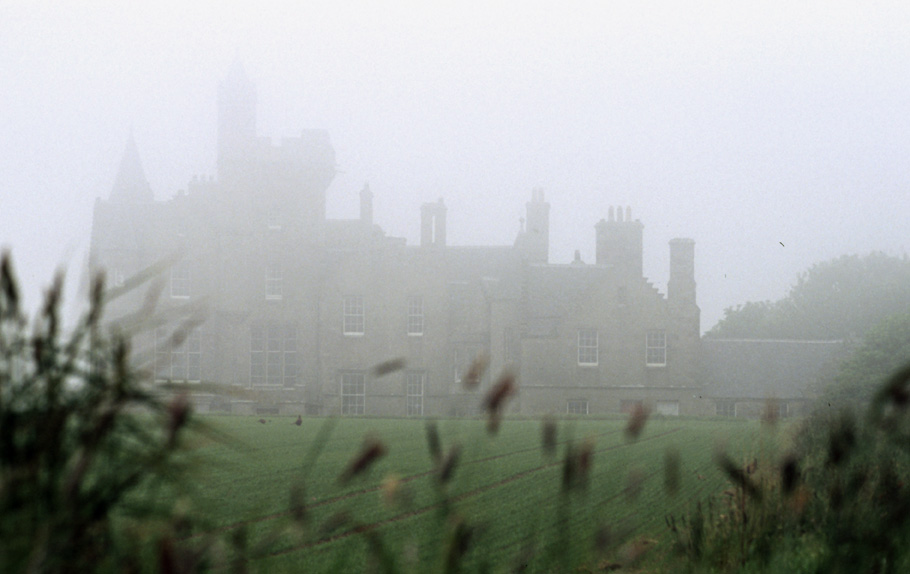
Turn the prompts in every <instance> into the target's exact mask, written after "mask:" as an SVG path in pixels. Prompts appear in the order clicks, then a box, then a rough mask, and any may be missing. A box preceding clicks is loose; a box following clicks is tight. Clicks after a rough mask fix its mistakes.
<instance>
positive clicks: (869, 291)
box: [705, 252, 910, 340]
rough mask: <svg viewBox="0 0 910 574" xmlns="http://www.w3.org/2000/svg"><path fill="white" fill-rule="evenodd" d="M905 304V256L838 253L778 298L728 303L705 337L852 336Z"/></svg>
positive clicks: (908, 298) (909, 288) (909, 272)
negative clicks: (742, 303) (736, 303)
mask: <svg viewBox="0 0 910 574" xmlns="http://www.w3.org/2000/svg"><path fill="white" fill-rule="evenodd" d="M908 308H910V259H908V258H907V257H906V256H904V257H892V256H889V255H886V254H884V253H881V252H875V253H870V254H868V255H865V256H859V255H843V256H841V257H838V258H837V259H832V260H830V261H824V262H821V263H816V264H815V265H813V266H812V267H810V268H809V269H808V270H807V271H805V272H803V273H801V274H800V275H799V277H798V278H797V281H796V284H795V285H793V287H791V289H790V293H789V294H788V295H787V296H786V297H784V298H783V299H780V300H778V301H775V302H771V301H762V302H749V303H745V304H744V305H738V306H736V307H728V308H727V309H725V310H724V318H723V319H721V320H720V321H718V323H717V324H716V325H715V326H714V327H712V328H711V330H710V331H708V332H707V333H706V334H705V336H706V337H712V338H719V339H720V338H733V339H829V340H830V339H845V340H856V339H860V338H862V337H863V336H864V335H865V333H866V332H867V331H868V330H869V329H871V328H872V327H873V326H875V325H876V324H878V323H880V322H881V321H883V320H884V319H885V318H887V317H890V316H892V315H896V314H900V313H903V312H905V311H906V310H907V309H908Z"/></svg>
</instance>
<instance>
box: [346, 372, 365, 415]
mask: <svg viewBox="0 0 910 574" xmlns="http://www.w3.org/2000/svg"><path fill="white" fill-rule="evenodd" d="M364 379H365V377H364V375H363V373H342V374H341V414H343V415H362V414H363V411H364V396H365V395H366V385H365V383H364Z"/></svg>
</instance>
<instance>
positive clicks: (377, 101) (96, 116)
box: [0, 2, 910, 329]
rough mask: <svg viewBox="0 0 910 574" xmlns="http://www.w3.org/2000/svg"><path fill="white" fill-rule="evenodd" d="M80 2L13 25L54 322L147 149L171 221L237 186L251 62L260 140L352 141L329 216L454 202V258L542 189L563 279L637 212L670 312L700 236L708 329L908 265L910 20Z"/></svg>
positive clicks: (33, 292) (395, 223)
mask: <svg viewBox="0 0 910 574" xmlns="http://www.w3.org/2000/svg"><path fill="white" fill-rule="evenodd" d="M78 4H79V6H78V7H70V6H68V5H62V4H60V5H55V4H50V5H43V6H35V5H33V4H32V3H25V2H23V3H18V2H14V3H13V4H12V5H3V6H2V7H0V72H2V81H0V122H2V123H0V134H2V136H0V230H2V231H0V243H2V244H3V246H4V247H6V248H9V249H11V250H12V253H13V256H14V259H15V262H16V265H17V269H18V271H19V275H20V278H21V280H22V282H23V284H24V287H25V290H26V297H27V300H26V303H27V304H28V305H29V306H30V307H34V306H35V305H37V303H38V300H39V293H40V287H41V286H43V285H45V284H47V283H48V282H49V279H50V277H51V275H52V273H53V271H54V269H55V268H58V267H66V268H68V269H69V282H70V285H71V289H70V291H71V293H70V295H69V297H70V299H73V298H74V297H75V296H76V295H75V291H76V287H77V286H78V284H79V282H80V280H83V279H82V277H81V275H82V270H83V269H84V268H85V266H86V254H87V250H88V243H89V233H90V229H91V218H92V207H93V204H94V201H95V199H96V198H98V197H102V198H107V197H108V194H109V193H110V189H111V186H112V185H113V182H114V177H115V173H116V169H117V166H118V164H119V161H120V158H121V155H122V154H123V150H124V146H125V144H126V142H127V140H128V138H129V137H130V134H132V135H133V137H134V138H135V141H136V144H137V146H138V149H139V153H140V155H141V158H142V162H143V165H144V168H145V173H146V176H147V177H148V180H149V182H150V184H151V187H152V189H153V191H154V193H155V197H156V198H157V199H166V198H169V197H171V196H173V195H174V194H175V193H176V192H177V191H178V190H180V189H186V185H187V182H188V181H189V180H190V179H191V178H192V177H193V175H195V174H205V175H210V174H214V173H215V153H216V141H215V133H216V93H217V86H218V82H219V81H220V80H221V79H222V78H223V77H224V75H225V74H226V72H227V70H228V67H229V65H230V64H231V62H232V61H233V60H234V59H235V58H238V57H239V58H240V59H241V60H242V62H243V65H244V67H245V69H246V72H247V75H248V76H249V77H250V78H251V79H252V80H253V81H254V82H255V83H256V85H257V89H258V101H259V108H258V126H259V128H258V129H259V133H260V135H265V136H271V137H272V138H274V139H280V138H281V137H284V136H293V135H297V134H299V132H300V130H301V129H303V128H322V129H326V130H328V132H329V134H330V136H331V139H332V142H333V145H334V147H335V151H336V157H337V162H338V169H339V173H338V175H337V176H336V177H335V180H334V182H333V184H332V186H331V188H330V189H329V193H328V216H329V217H335V218H355V217H357V214H358V199H357V198H358V195H357V194H358V191H359V190H360V189H361V188H362V186H363V184H364V182H369V184H370V188H371V189H372V191H373V193H374V194H375V199H374V206H375V207H374V208H375V216H374V220H375V221H376V222H377V223H378V224H379V225H381V226H382V227H383V228H384V230H385V231H386V232H387V233H388V234H389V235H393V236H401V237H405V238H407V240H408V243H410V244H414V243H417V242H418V237H419V228H420V221H419V207H420V204H421V203H423V202H426V201H432V200H435V199H436V198H438V197H444V198H445V202H446V205H447V206H448V237H449V243H450V244H455V245H459V244H461V245H465V244H467V245H487V244H511V243H512V241H513V240H514V238H515V234H516V232H517V231H518V229H519V217H521V215H522V214H523V213H524V204H525V202H526V201H528V200H529V198H530V193H531V189H532V188H534V187H542V188H543V189H544V190H545V193H546V196H547V200H548V201H549V202H550V204H551V206H552V208H551V212H550V217H551V219H550V261H551V262H556V263H562V262H569V261H571V260H572V257H573V253H574V251H575V250H576V249H577V250H580V252H581V257H582V259H583V260H585V261H587V262H593V260H594V224H595V223H596V222H597V221H598V220H599V219H601V218H603V217H606V215H607V210H608V208H609V206H611V205H629V206H631V207H632V213H633V216H634V217H635V218H637V219H640V220H641V221H642V223H643V224H644V226H645V228H644V249H645V253H644V269H645V275H646V276H648V277H649V278H650V279H651V280H652V281H653V282H654V284H655V285H656V286H657V287H658V288H660V289H661V291H663V292H665V291H666V280H667V277H668V266H669V263H668V259H669V257H668V248H667V242H668V241H669V240H670V239H671V238H674V237H691V238H693V239H695V241H696V280H697V283H698V302H699V305H700V307H701V309H702V328H703V329H708V328H710V327H711V326H712V325H713V324H714V323H716V321H717V320H718V319H719V318H720V317H721V316H722V312H723V309H724V308H725V307H728V306H731V305H736V304H738V303H742V302H745V301H747V300H764V299H776V298H779V297H781V296H783V295H785V294H786V292H787V289H788V287H789V286H790V284H791V283H792V282H793V281H794V279H795V277H796V275H797V274H798V273H799V272H800V271H802V270H804V269H806V268H807V267H809V266H810V265H811V264H812V263H814V262H816V261H820V260H824V259H829V258H832V257H836V256H838V255H840V254H843V253H865V252H868V251H872V250H883V251H885V252H887V253H890V254H903V253H905V252H906V251H907V247H908V240H907V232H906V229H907V216H908V213H910V209H908V208H910V194H908V193H907V192H908V188H910V162H908V161H907V159H906V155H907V154H906V149H907V145H906V143H907V138H908V135H907V134H910V108H908V103H907V102H910V74H908V70H907V62H908V61H910V36H908V35H907V34H906V31H907V30H908V29H910V7H908V6H907V5H905V4H904V3H900V2H894V3H882V4H876V5H874V6H872V5H870V4H869V3H866V2H856V3H850V4H844V3H838V4H837V5H836V7H835V6H832V3H829V2H819V3H812V4H811V5H809V6H803V7H793V6H791V3H789V2H779V3H756V4H755V6H753V7H751V8H750V7H745V6H742V5H741V4H740V3H727V2H717V3H701V2H683V3H678V2H647V3H643V2H628V3H626V2H609V3H592V4H591V5H581V6H578V7H576V8H573V9H568V8H562V9H554V8H547V7H544V6H538V5H537V4H536V3H528V2H514V3H511V2H510V3H501V2H497V3H495V6H493V7H489V6H487V5H486V4H485V3H467V2H453V3H450V4H447V5H445V6H444V7H439V6H434V7H432V8H429V7H423V6H420V5H417V3H413V2H391V3H385V4H388V5H382V4H383V3H380V4H381V5H380V7H375V6H365V5H359V4H351V3H344V4H336V3H334V2H326V3H314V2H304V3H302V4H301V5H300V6H298V7H295V8H289V7H287V6H284V5H282V6H281V7H280V8H261V7H254V5H253V3H249V4H246V3H230V4H228V6H227V7H221V5H220V3H219V4H216V3H212V4H211V5H210V6H196V3H193V6H192V7H191V8H185V9H183V11H180V10H176V9H175V8H174V7H173V6H168V5H164V6H161V7H160V8H142V9H134V8H132V7H130V8H125V7H121V5H120V3H106V2H80V3H78ZM433 4H435V3H433Z"/></svg>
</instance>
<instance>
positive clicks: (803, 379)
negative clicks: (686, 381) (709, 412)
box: [701, 339, 845, 399]
mask: <svg viewBox="0 0 910 574" xmlns="http://www.w3.org/2000/svg"><path fill="white" fill-rule="evenodd" d="M844 350H845V346H844V342H843V341H800V340H785V339H702V341H701V360H702V368H703V373H704V376H705V383H706V386H705V392H706V393H707V394H708V396H711V397H713V398H731V399H746V398H751V399H766V398H775V399H793V398H811V397H812V396H814V391H813V389H812V387H813V386H814V383H816V382H817V380H818V378H819V376H820V375H821V374H822V373H823V372H824V371H825V370H826V369H828V368H833V367H834V366H836V364H837V363H838V362H839V361H840V360H841V359H843V356H844Z"/></svg>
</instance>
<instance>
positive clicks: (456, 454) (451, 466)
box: [436, 444, 461, 484]
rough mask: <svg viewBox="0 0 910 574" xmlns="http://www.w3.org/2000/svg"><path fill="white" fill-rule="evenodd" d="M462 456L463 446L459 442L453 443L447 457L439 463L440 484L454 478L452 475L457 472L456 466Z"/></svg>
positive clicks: (438, 476) (438, 478)
mask: <svg viewBox="0 0 910 574" xmlns="http://www.w3.org/2000/svg"><path fill="white" fill-rule="evenodd" d="M460 457H461V447H460V446H459V445H457V444H456V445H452V448H450V449H449V452H448V453H447V454H446V456H445V458H444V459H442V461H441V462H440V463H439V467H438V470H437V472H436V478H437V480H439V483H440V484H447V483H448V482H449V481H450V480H451V479H452V475H453V474H454V473H455V467H456V466H458V459H459V458H460Z"/></svg>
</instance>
